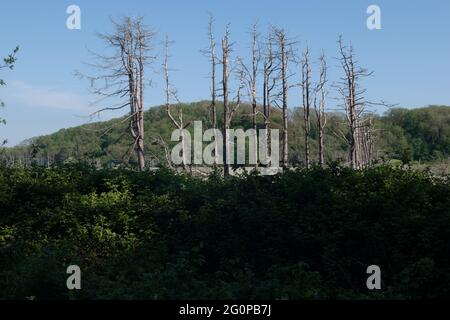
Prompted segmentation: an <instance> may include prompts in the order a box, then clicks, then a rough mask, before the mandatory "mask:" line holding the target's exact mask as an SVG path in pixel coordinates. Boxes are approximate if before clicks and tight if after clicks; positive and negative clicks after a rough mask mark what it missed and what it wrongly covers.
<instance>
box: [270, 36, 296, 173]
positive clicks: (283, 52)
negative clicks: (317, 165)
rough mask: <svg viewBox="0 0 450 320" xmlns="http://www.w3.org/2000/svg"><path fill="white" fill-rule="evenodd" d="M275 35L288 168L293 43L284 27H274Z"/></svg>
mask: <svg viewBox="0 0 450 320" xmlns="http://www.w3.org/2000/svg"><path fill="white" fill-rule="evenodd" d="M272 32H273V36H274V39H275V42H276V45H277V52H276V57H277V59H278V60H279V64H280V67H279V69H280V75H279V79H280V81H281V90H280V92H279V93H278V95H277V98H278V100H281V106H280V105H279V104H277V106H278V107H279V108H280V109H281V110H282V113H283V116H282V131H283V138H282V148H281V150H282V157H281V165H282V167H283V168H287V167H288V165H289V144H288V142H289V141H288V129H289V128H288V124H289V109H288V90H289V83H288V81H289V77H290V76H291V75H290V74H289V61H290V60H291V58H292V56H293V51H292V45H293V43H292V42H291V40H290V39H289V38H288V37H287V34H286V32H285V31H284V30H283V29H279V28H273V31H272Z"/></svg>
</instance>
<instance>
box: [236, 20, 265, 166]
mask: <svg viewBox="0 0 450 320" xmlns="http://www.w3.org/2000/svg"><path fill="white" fill-rule="evenodd" d="M251 33H252V44H251V68H249V67H247V66H246V64H245V62H244V61H243V60H242V59H239V65H240V69H241V71H242V73H241V74H242V76H243V79H244V81H245V82H246V86H247V90H248V93H249V97H250V103H251V106H252V113H251V118H252V128H253V130H254V132H255V137H254V141H255V143H254V144H253V145H254V149H253V150H250V151H249V152H253V154H254V156H253V158H254V159H256V163H255V168H257V167H258V136H257V135H258V134H257V132H258V126H257V119H258V114H259V112H258V98H257V77H258V72H259V65H260V63H261V49H260V44H259V34H258V24H257V23H255V24H253V26H252V31H251Z"/></svg>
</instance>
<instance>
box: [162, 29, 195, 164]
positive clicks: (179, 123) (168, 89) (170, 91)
mask: <svg viewBox="0 0 450 320" xmlns="http://www.w3.org/2000/svg"><path fill="white" fill-rule="evenodd" d="M169 46H170V42H169V38H168V37H167V36H166V41H165V45H164V63H163V68H164V84H165V96H166V113H167V116H168V117H169V119H170V121H171V122H172V123H173V125H174V126H175V127H176V128H177V129H178V130H179V132H180V136H181V145H182V146H183V148H182V165H183V168H184V170H186V171H187V170H188V162H189V160H188V157H190V156H191V155H190V154H187V149H188V148H186V140H185V139H186V137H185V135H184V133H183V130H184V129H186V128H187V127H188V126H189V125H190V123H187V124H185V123H184V119H183V105H182V103H181V101H180V99H179V98H178V93H177V90H176V89H175V88H174V87H173V86H172V84H171V83H170V69H169V57H170V56H169ZM172 99H174V100H175V101H176V103H177V104H178V117H177V118H178V119H176V118H175V117H174V115H173V113H172V103H171V100H172ZM166 158H167V157H166Z"/></svg>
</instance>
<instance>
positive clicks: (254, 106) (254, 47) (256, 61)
mask: <svg viewBox="0 0 450 320" xmlns="http://www.w3.org/2000/svg"><path fill="white" fill-rule="evenodd" d="M259 61H260V54H259V48H258V33H257V24H254V25H253V41H252V77H251V95H252V125H253V130H255V143H254V149H253V153H254V159H255V160H256V163H255V168H258V133H257V132H258V131H257V130H258V127H257V114H258V109H257V108H258V102H257V98H256V94H257V93H256V77H257V73H258V65H259ZM250 152H252V151H250Z"/></svg>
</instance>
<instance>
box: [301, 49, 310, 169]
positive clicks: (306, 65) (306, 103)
mask: <svg viewBox="0 0 450 320" xmlns="http://www.w3.org/2000/svg"><path fill="white" fill-rule="evenodd" d="M301 65H302V82H301V88H302V100H303V101H302V102H303V120H304V131H305V166H306V168H307V169H309V168H310V164H311V161H310V146H309V140H310V135H311V104H312V92H311V66H310V57H309V48H308V47H306V49H305V51H304V52H303V58H302V61H301Z"/></svg>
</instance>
